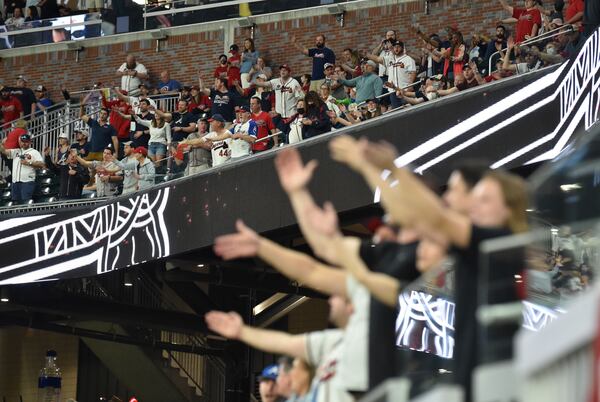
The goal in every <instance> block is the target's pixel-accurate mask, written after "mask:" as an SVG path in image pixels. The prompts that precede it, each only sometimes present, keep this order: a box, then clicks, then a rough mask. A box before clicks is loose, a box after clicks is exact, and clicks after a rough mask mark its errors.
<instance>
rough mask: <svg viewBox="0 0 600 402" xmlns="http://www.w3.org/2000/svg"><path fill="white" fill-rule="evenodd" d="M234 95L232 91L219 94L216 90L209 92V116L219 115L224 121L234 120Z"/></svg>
mask: <svg viewBox="0 0 600 402" xmlns="http://www.w3.org/2000/svg"><path fill="white" fill-rule="evenodd" d="M236 98H237V96H236V94H235V93H234V92H233V91H227V92H220V91H217V90H216V89H211V90H210V99H211V100H212V103H213V104H212V107H211V109H210V112H211V114H213V115H214V114H220V115H221V116H223V118H224V119H225V121H229V122H232V121H234V120H235V102H236Z"/></svg>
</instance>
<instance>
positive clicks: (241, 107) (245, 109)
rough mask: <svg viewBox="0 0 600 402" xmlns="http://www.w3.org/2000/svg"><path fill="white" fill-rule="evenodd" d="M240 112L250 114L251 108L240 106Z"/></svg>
mask: <svg viewBox="0 0 600 402" xmlns="http://www.w3.org/2000/svg"><path fill="white" fill-rule="evenodd" d="M238 110H239V111H240V112H248V113H250V108H249V107H248V106H246V105H242V106H240V107H239V108H238Z"/></svg>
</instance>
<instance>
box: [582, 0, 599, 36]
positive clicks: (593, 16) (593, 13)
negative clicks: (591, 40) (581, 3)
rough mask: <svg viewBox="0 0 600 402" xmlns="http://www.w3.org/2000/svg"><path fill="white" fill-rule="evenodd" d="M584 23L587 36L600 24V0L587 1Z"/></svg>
mask: <svg viewBox="0 0 600 402" xmlns="http://www.w3.org/2000/svg"><path fill="white" fill-rule="evenodd" d="M583 25H584V27H585V32H584V33H585V35H586V37H587V36H589V35H591V34H592V32H594V29H595V28H596V27H598V26H599V25H600V1H598V0H587V1H586V2H585V9H584V12H583Z"/></svg>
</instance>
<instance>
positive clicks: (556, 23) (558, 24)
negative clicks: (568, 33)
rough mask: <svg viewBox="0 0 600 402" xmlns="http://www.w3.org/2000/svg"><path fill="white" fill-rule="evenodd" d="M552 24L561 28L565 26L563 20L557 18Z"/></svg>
mask: <svg viewBox="0 0 600 402" xmlns="http://www.w3.org/2000/svg"><path fill="white" fill-rule="evenodd" d="M550 23H551V24H554V25H557V26H559V27H560V26H563V25H564V23H563V20H561V19H560V18H555V19H553V20H552V22H550Z"/></svg>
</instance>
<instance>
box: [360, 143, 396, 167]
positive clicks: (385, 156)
mask: <svg viewBox="0 0 600 402" xmlns="http://www.w3.org/2000/svg"><path fill="white" fill-rule="evenodd" d="M364 157H365V159H366V160H367V161H368V162H370V163H371V164H372V165H374V166H377V167H378V168H379V169H382V170H383V169H388V170H391V169H393V168H394V160H396V158H397V157H398V151H397V150H396V148H395V147H394V146H393V145H392V144H390V143H389V142H387V141H379V142H370V143H368V145H367V146H366V147H365V148H364Z"/></svg>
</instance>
